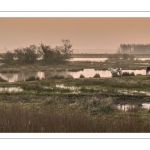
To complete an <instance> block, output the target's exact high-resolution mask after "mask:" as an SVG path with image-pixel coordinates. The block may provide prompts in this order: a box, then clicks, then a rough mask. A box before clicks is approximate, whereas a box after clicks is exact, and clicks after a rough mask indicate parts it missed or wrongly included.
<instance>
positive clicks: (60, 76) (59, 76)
mask: <svg viewBox="0 0 150 150" xmlns="http://www.w3.org/2000/svg"><path fill="white" fill-rule="evenodd" d="M64 78H65V77H64V76H63V75H54V76H51V77H49V79H64Z"/></svg>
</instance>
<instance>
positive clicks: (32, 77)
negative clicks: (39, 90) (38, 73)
mask: <svg viewBox="0 0 150 150" xmlns="http://www.w3.org/2000/svg"><path fill="white" fill-rule="evenodd" d="M35 80H40V78H39V77H35V76H30V77H29V78H27V79H25V81H35Z"/></svg>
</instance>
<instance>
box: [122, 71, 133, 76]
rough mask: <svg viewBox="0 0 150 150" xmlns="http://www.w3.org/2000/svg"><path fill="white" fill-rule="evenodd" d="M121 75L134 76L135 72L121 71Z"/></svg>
mask: <svg viewBox="0 0 150 150" xmlns="http://www.w3.org/2000/svg"><path fill="white" fill-rule="evenodd" d="M122 76H135V74H134V72H131V73H129V72H123V73H122Z"/></svg>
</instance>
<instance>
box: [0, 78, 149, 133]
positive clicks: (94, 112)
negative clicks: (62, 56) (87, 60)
mask: <svg viewBox="0 0 150 150" xmlns="http://www.w3.org/2000/svg"><path fill="white" fill-rule="evenodd" d="M149 84H150V77H149V76H134V77H131V76H129V77H115V78H88V79H87V78H81V79H72V78H69V79H43V80H35V81H24V82H15V83H8V82H1V84H0V87H1V88H2V87H21V88H22V89H23V91H22V92H11V93H9V92H0V118H1V119H0V132H150V113H149V112H150V111H149V110H145V109H142V108H141V107H139V106H138V107H136V108H131V109H129V111H127V112H123V111H120V110H118V109H117V107H116V104H120V103H121V104H127V103H130V104H141V103H142V102H150V97H149V96H146V95H144V94H139V93H137V94H133V95H132V94H124V93H119V92H118V90H120V89H122V90H124V89H128V90H137V91H141V90H142V91H149ZM56 85H64V86H66V87H76V88H79V89H78V90H77V91H74V90H72V89H70V88H68V89H67V88H66V89H65V88H64V89H63V88H58V87H57V86H56ZM76 88H75V89H76Z"/></svg>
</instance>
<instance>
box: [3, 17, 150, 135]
mask: <svg viewBox="0 0 150 150" xmlns="http://www.w3.org/2000/svg"><path fill="white" fill-rule="evenodd" d="M0 23H1V26H0V31H1V33H2V35H1V37H2V36H3V38H1V39H2V40H1V45H0V118H1V119H0V132H1V133H2V132H3V133H5V132H10V133H18V132H21V133H37V132H38V133H41V132H46V133H56V132H58V133H120V132H121V133H141V132H143V133H147V132H150V88H149V85H150V72H149V71H150V41H149V39H150V36H149V33H150V29H149V25H150V18H0ZM135 24H136V26H135Z"/></svg>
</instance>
